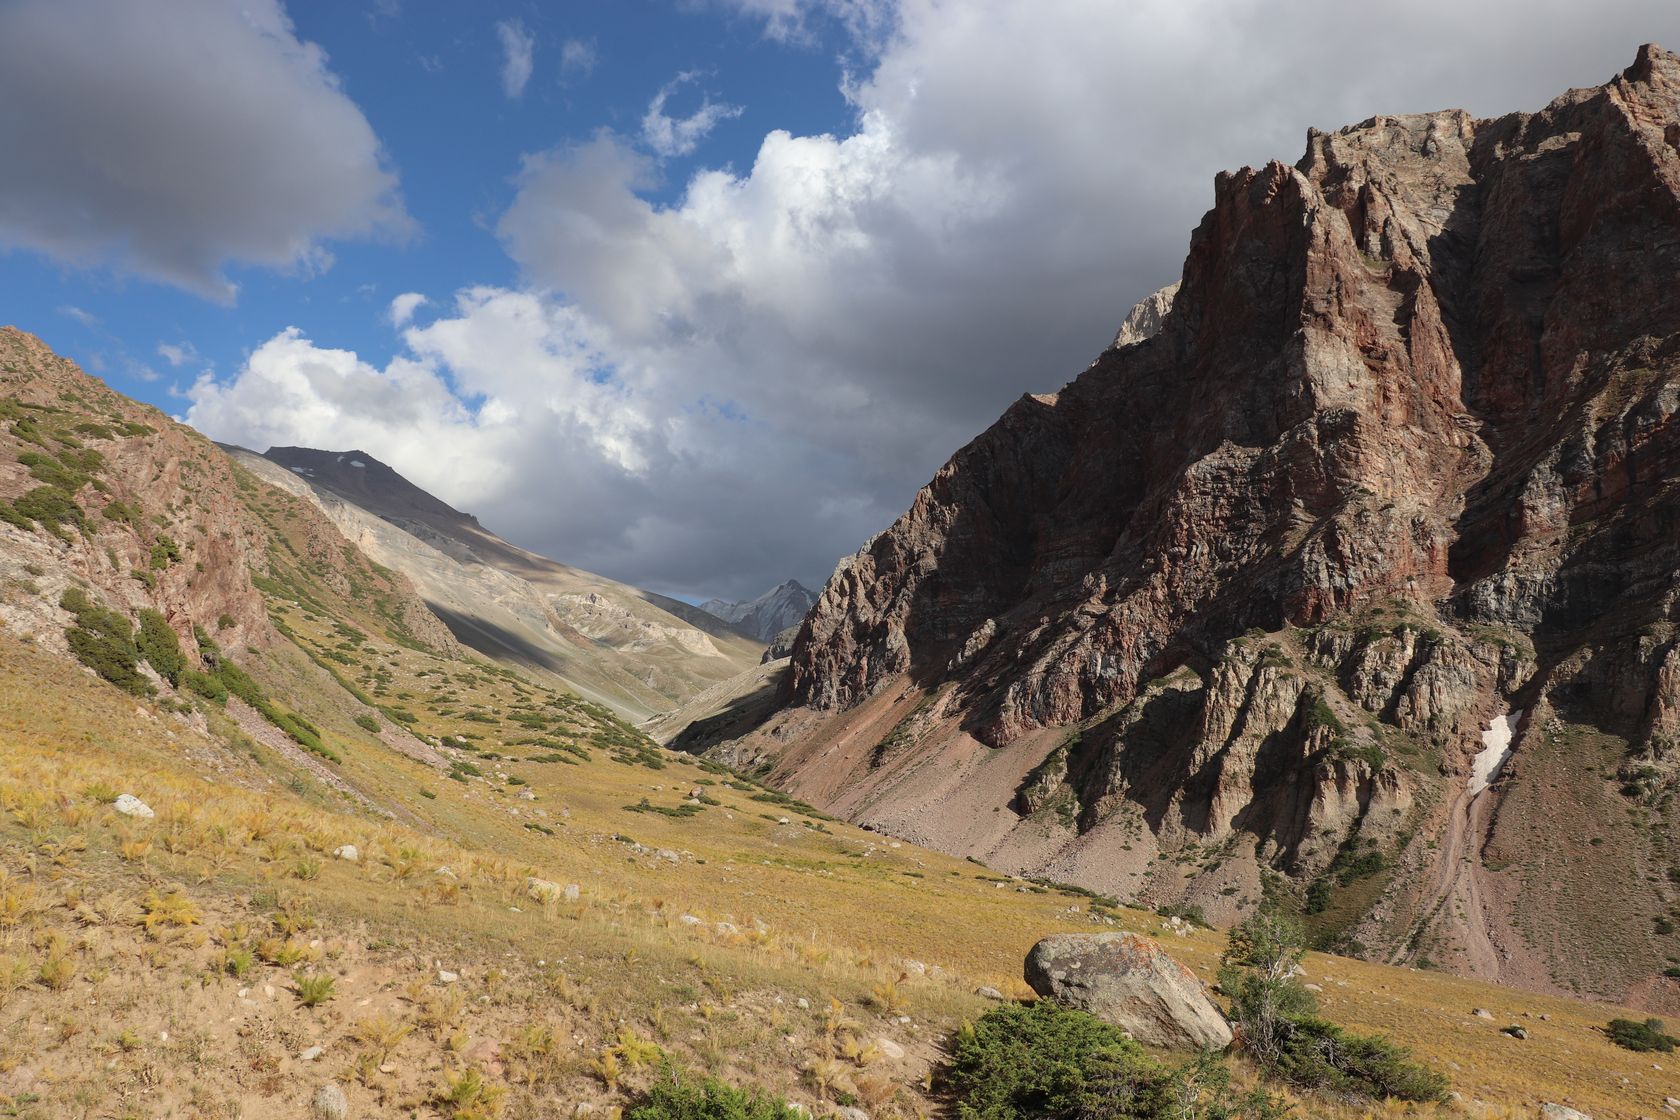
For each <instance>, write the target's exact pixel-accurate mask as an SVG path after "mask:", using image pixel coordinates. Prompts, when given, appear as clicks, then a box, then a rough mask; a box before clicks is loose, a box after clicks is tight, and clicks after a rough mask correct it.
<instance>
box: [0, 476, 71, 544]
mask: <svg viewBox="0 0 1680 1120" xmlns="http://www.w3.org/2000/svg"><path fill="white" fill-rule="evenodd" d="M12 506H13V509H14V510H15V511H16V512H17V514H18V516H19V517H24V518H28V519H29V520H30V521H39V522H40V523H41V526H42V528H44V529H46V530H47V531H48V532H49V533H56V532H58V530H59V527H60V526H61V525H65V524H69V525H74V526H76V527H77V528H80V527H81V525H82V522H83V515H82V507H81V506H79V505H77V504H76V499H75V498H74V497H72V496H71V495H70V494H69V493H67V492H65V491H64V490H61V489H59V488H58V487H56V486H37V487H35V489H33V490H31V491H29V493H27V494H25V495H24V496H23V497H21V498H19V499H18V500H17V501H16V502H13V503H12Z"/></svg>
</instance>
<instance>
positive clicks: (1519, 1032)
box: [1499, 1026, 1528, 1040]
mask: <svg viewBox="0 0 1680 1120" xmlns="http://www.w3.org/2000/svg"><path fill="white" fill-rule="evenodd" d="M1499 1033H1500V1034H1508V1035H1510V1036H1511V1037H1512V1038H1515V1039H1518V1040H1522V1039H1526V1038H1527V1037H1528V1032H1527V1031H1525V1030H1523V1028H1521V1027H1514V1026H1513V1027H1502V1028H1500V1031H1499Z"/></svg>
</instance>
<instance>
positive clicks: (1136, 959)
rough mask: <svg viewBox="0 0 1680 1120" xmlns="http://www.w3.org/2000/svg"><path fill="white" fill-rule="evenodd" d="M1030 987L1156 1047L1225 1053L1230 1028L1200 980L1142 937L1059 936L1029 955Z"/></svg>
mask: <svg viewBox="0 0 1680 1120" xmlns="http://www.w3.org/2000/svg"><path fill="white" fill-rule="evenodd" d="M1025 974H1026V980H1027V983H1028V984H1030V985H1031V986H1032V990H1033V991H1035V992H1037V993H1038V994H1039V995H1041V996H1045V997H1047V998H1050V999H1054V1000H1056V1001H1057V1002H1058V1003H1062V1004H1065V1005H1067V1006H1069V1007H1075V1008H1078V1009H1080V1010H1082V1011H1087V1012H1089V1013H1090V1014H1092V1015H1095V1016H1096V1017H1097V1018H1099V1019H1103V1020H1105V1021H1107V1022H1110V1023H1113V1024H1114V1025H1115V1026H1117V1027H1120V1028H1121V1029H1123V1030H1125V1031H1127V1032H1128V1033H1129V1034H1131V1036H1132V1037H1133V1038H1135V1039H1136V1040H1137V1041H1139V1042H1142V1043H1145V1044H1147V1045H1151V1046H1165V1047H1172V1048H1179V1049H1197V1050H1223V1049H1225V1048H1226V1047H1227V1046H1229V1045H1231V1038H1232V1036H1231V1025H1230V1024H1229V1023H1227V1022H1226V1021H1225V1016H1224V1015H1222V1014H1220V1011H1219V1008H1217V1007H1215V1006H1214V1004H1213V1001H1212V1000H1211V999H1209V998H1208V994H1207V989H1206V988H1204V987H1203V986H1202V982H1201V981H1200V980H1199V979H1197V977H1196V974H1195V973H1193V972H1191V971H1190V970H1189V969H1188V968H1185V967H1184V966H1183V965H1181V964H1179V963H1178V962H1177V961H1175V960H1173V959H1172V958H1171V957H1169V956H1168V955H1167V953H1166V950H1165V949H1162V948H1161V946H1160V945H1158V944H1156V943H1155V942H1154V941H1151V940H1150V939H1149V938H1147V937H1141V936H1139V935H1138V934H1135V933H1094V934H1080V933H1060V934H1056V935H1055V936H1052V937H1046V938H1045V939H1044V940H1042V941H1040V942H1039V943H1038V944H1037V945H1034V946H1033V947H1032V951H1031V952H1030V953H1028V954H1027V961H1026V967H1025Z"/></svg>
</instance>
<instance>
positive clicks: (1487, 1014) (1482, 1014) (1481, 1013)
mask: <svg viewBox="0 0 1680 1120" xmlns="http://www.w3.org/2000/svg"><path fill="white" fill-rule="evenodd" d="M1470 1014H1472V1015H1474V1016H1475V1017H1476V1018H1478V1019H1491V1018H1493V1012H1491V1011H1489V1010H1488V1009H1487V1008H1485V1007H1478V1008H1476V1010H1474V1011H1472V1012H1470Z"/></svg>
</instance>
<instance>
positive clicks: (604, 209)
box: [190, 0, 1680, 598]
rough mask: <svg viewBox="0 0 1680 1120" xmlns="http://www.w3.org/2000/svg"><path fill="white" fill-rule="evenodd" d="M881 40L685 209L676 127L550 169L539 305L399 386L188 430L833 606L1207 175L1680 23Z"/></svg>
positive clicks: (1117, 307)
mask: <svg viewBox="0 0 1680 1120" xmlns="http://www.w3.org/2000/svg"><path fill="white" fill-rule="evenodd" d="M740 6H742V7H744V8H746V9H749V10H748V11H747V14H748V15H751V16H754V18H763V19H766V20H771V21H773V20H775V19H778V18H780V19H783V20H784V24H783V25H782V26H785V27H792V26H793V24H791V23H786V22H785V21H786V20H792V19H795V18H797V19H801V20H805V21H807V22H808V21H810V20H811V19H815V18H818V17H819V16H821V17H822V18H839V19H842V20H844V19H845V18H846V15H847V6H846V5H845V4H844V3H839V2H838V0H836V2H834V3H829V4H823V3H821V0H801V2H797V3H795V2H791V0H790V2H787V3H778V2H777V0H741V4H740ZM876 7H879V8H882V10H884V11H885V10H887V9H886V8H885V6H882V5H877V6H876ZM883 19H884V20H885V22H884V23H882V24H881V25H880V29H879V31H878V33H876V37H872V38H870V39H868V40H867V41H866V42H865V43H864V45H862V46H860V47H859V49H860V50H866V51H868V52H871V53H868V54H867V55H866V56H865V57H866V58H867V66H866V68H865V69H863V70H861V71H859V73H858V74H857V75H856V77H855V78H852V79H849V80H848V81H847V83H846V86H845V89H846V91H847V93H848V96H849V97H850V98H851V101H852V105H853V107H854V110H855V115H854V118H853V120H852V122H851V124H850V126H849V127H848V128H846V129H844V130H841V131H840V132H839V133H838V134H835V135H827V134H822V135H797V134H793V133H790V132H787V131H779V130H778V131H772V132H768V133H766V134H765V135H764V136H763V138H762V141H761V142H760V144H759V146H758V150H757V153H756V156H755V157H754V159H753V160H752V162H751V165H750V166H747V167H742V168H727V169H725V168H703V169H701V170H699V171H697V172H696V173H694V174H693V175H692V176H690V177H689V179H688V180H687V182H686V183H684V184H682V186H681V189H680V190H679V191H678V193H677V195H676V197H675V198H673V199H672V200H671V201H669V202H655V201H652V200H651V197H650V196H651V189H650V188H651V187H652V185H653V183H654V182H655V176H656V174H657V173H658V171H659V164H658V163H657V162H656V160H655V159H653V158H652V157H650V155H648V154H647V153H648V152H652V153H653V155H654V156H661V155H666V154H669V153H673V152H675V151H676V150H677V149H678V148H679V147H681V145H682V144H683V143H685V142H686V140H685V138H684V134H683V133H682V132H681V131H680V130H679V129H678V128H677V127H676V125H677V123H678V118H674V117H673V116H672V115H671V112H672V111H671V106H670V99H669V95H667V99H666V100H661V99H656V101H655V104H654V105H653V106H650V114H649V116H650V118H652V122H653V123H652V126H651V128H644V129H643V131H642V133H641V134H639V135H637V136H634V137H630V136H622V135H615V134H612V133H603V134H601V135H598V136H597V137H596V138H595V139H593V140H591V141H589V142H587V143H583V144H578V145H570V146H564V147H560V148H556V149H554V150H551V151H544V152H536V153H532V154H530V155H528V156H527V157H526V158H525V160H524V163H523V165H522V167H521V169H520V171H519V174H518V176H517V178H516V180H515V188H516V195H515V198H514V200H513V202H512V204H511V205H510V206H509V207H508V209H507V210H506V211H505V213H504V214H503V215H502V217H501V219H500V221H499V223H498V225H497V227H496V231H497V234H498V235H499V236H500V238H501V240H502V243H503V245H504V246H505V247H506V249H507V251H508V253H509V254H510V255H511V256H512V258H513V259H514V260H515V261H516V262H517V263H518V264H519V266H520V269H521V272H522V275H523V283H524V284H525V286H526V287H525V290H511V289H502V288H497V289H468V290H466V291H463V292H462V293H460V294H459V295H458V296H457V297H456V301H455V304H454V306H453V307H452V308H451V309H450V310H449V311H448V312H447V313H446V314H445V315H443V316H442V317H441V318H439V319H437V320H435V321H433V322H431V323H430V324H428V325H427V326H425V327H423V328H413V327H411V328H409V329H408V330H406V331H405V332H404V333H403V340H404V345H405V352H404V353H403V354H402V355H401V356H400V357H399V358H397V359H395V360H393V361H392V362H391V363H389V364H388V365H387V366H385V367H384V368H378V369H376V368H373V367H370V366H367V365H366V364H365V363H362V362H361V361H360V360H359V359H358V358H357V357H356V356H355V355H345V354H343V353H342V352H337V351H330V350H323V349H320V348H318V347H316V346H314V345H312V344H311V343H310V342H309V341H308V340H307V339H306V338H304V337H303V336H302V335H299V334H296V333H295V332H294V333H290V334H287V335H283V336H280V337H279V338H277V339H274V340H271V342H270V343H268V344H267V345H265V346H264V347H263V348H261V349H260V350H259V351H258V352H257V353H256V354H254V355H253V357H252V360H251V362H250V363H249V364H248V366H247V367H246V368H245V369H244V370H242V371H240V373H239V374H238V376H237V377H236V378H234V379H232V380H230V381H228V382H226V383H217V382H213V381H201V382H200V383H199V385H198V386H197V387H195V389H194V391H193V393H194V406H193V410H192V412H191V413H190V418H191V419H192V421H193V422H194V423H195V424H199V425H200V426H201V427H203V428H204V429H205V430H206V431H208V432H210V433H211V434H212V435H215V436H217V437H218V438H231V439H234V440H236V441H243V442H251V443H255V444H257V445H265V441H267V442H276V443H286V442H307V443H314V444H317V445H324V446H329V447H347V446H352V445H354V446H361V447H363V448H365V449H366V450H368V451H369V452H371V453H373V454H375V455H378V456H380V457H381V458H384V459H387V460H388V461H390V462H391V463H392V464H393V465H394V466H396V467H397V468H398V469H399V470H402V471H404V473H407V474H409V475H410V476H411V477H412V478H413V479H414V480H415V481H416V482H417V483H419V484H420V485H422V486H426V487H427V488H428V489H433V490H434V491H435V492H437V493H438V494H439V496H441V497H443V498H444V499H445V500H447V501H450V502H452V503H454V504H456V505H458V506H461V507H463V508H467V509H471V510H472V511H473V512H475V513H478V514H479V515H480V516H481V517H482V518H483V519H484V520H485V522H486V524H488V525H490V526H491V527H492V528H495V529H497V530H498V531H500V532H503V533H504V534H505V535H507V536H509V537H511V538H513V539H514V540H517V541H519V542H520V543H522V544H525V545H527V546H529V547H534V548H537V549H539V550H541V551H544V552H547V553H549V554H550V555H553V556H556V557H557V558H559V559H562V560H565V561H567V562H569V563H575V564H579V565H581V566H583V567H586V568H593V569H595V570H599V571H604V572H606V573H608V574H611V575H614V576H617V577H619V578H624V579H629V580H631V581H634V582H639V583H642V584H643V585H650V586H653V587H655V588H658V589H661V590H666V591H677V592H691V593H697V594H714V593H715V594H721V595H725V596H728V597H732V598H734V597H742V596H745V595H751V594H757V593H758V592H760V591H762V590H764V589H765V588H767V587H770V586H772V585H774V584H775V583H777V582H779V581H780V580H782V579H784V578H787V577H788V576H795V577H797V578H800V579H802V580H820V579H822V578H823V576H824V575H826V573H827V572H828V571H829V570H830V568H831V566H832V564H833V561H834V559H835V558H836V557H837V556H839V555H841V554H843V553H846V552H850V551H851V550H852V549H854V548H856V547H857V546H858V545H859V544H860V543H861V542H862V541H863V539H865V538H866V537H867V536H868V535H869V534H870V533H872V532H875V531H878V530H879V529H881V528H884V527H885V526H886V525H887V524H888V523H889V522H890V521H891V519H892V518H893V517H894V516H896V514H897V513H898V512H900V511H901V510H902V509H903V508H904V506H905V505H906V503H907V502H908V501H909V499H910V498H911V496H912V495H913V493H914V491H915V488H916V487H917V486H919V485H920V484H922V483H923V482H925V481H926V480H927V478H928V477H929V476H930V475H931V474H932V472H933V471H934V470H935V469H937V467H938V466H939V464H940V463H941V462H942V461H943V460H944V459H945V458H946V457H947V456H948V455H949V454H950V453H951V452H952V451H954V450H955V449H956V448H957V447H959V446H961V445H962V444H963V443H964V442H966V441H967V440H968V439H970V438H971V437H972V436H973V435H974V434H976V433H977V432H978V431H979V430H981V429H982V428H983V427H985V426H986V425H987V424H988V423H990V422H991V421H992V420H993V419H994V418H995V417H996V416H997V415H998V413H999V412H1000V411H1002V409H1003V408H1004V407H1005V406H1006V405H1007V404H1008V403H1009V401H1010V400H1012V399H1013V398H1015V397H1017V396H1019V395H1020V394H1021V393H1023V392H1027V391H1042V390H1049V389H1055V388H1057V387H1058V386H1060V385H1061V384H1062V383H1063V382H1065V381H1066V380H1067V379H1068V378H1069V377H1071V376H1072V375H1074V374H1076V373H1077V372H1078V371H1079V370H1080V369H1082V368H1083V367H1084V366H1085V365H1086V364H1087V363H1088V362H1089V360H1090V359H1091V358H1092V357H1093V356H1094V355H1095V354H1096V353H1097V351H1098V350H1100V349H1101V348H1102V346H1103V345H1104V344H1105V343H1106V341H1107V340H1108V339H1109V338H1111V337H1112V335H1113V332H1114V329H1115V326H1116V325H1117V324H1118V322H1119V321H1120V319H1121V318H1122V317H1123V316H1124V314H1125V311H1126V309H1127V308H1128V307H1129V306H1130V305H1131V303H1133V302H1134V301H1136V300H1137V299H1139V298H1141V297H1142V296H1143V295H1145V294H1147V293H1148V292H1149V291H1151V290H1153V289H1154V288H1156V287H1159V286H1161V285H1163V284H1166V283H1168V282H1170V281H1172V280H1174V279H1176V278H1177V275H1178V273H1179V270H1180V267H1181V263H1182V260H1183V255H1184V250H1185V247H1186V244H1187V241H1188V236H1189V231H1190V229H1191V228H1192V227H1193V226H1194V225H1195V223H1196V222H1197V220H1198V219H1199V217H1200V215H1201V213H1202V211H1203V210H1204V209H1205V208H1206V206H1207V204H1208V203H1209V201H1210V200H1211V197H1212V180H1213V176H1214V174H1215V173H1216V172H1217V171H1219V170H1220V169H1222V168H1226V167H1234V166H1240V165H1241V164H1243V163H1255V162H1259V161H1264V160H1266V159H1270V158H1282V159H1286V160H1293V159H1295V158H1297V157H1298V156H1299V155H1300V152H1301V150H1302V147H1303V143H1304V138H1305V133H1306V129H1307V128H1308V127H1309V126H1318V127H1321V128H1334V127H1338V126H1341V125H1344V124H1347V123H1350V122H1354V121H1358V120H1362V119H1365V118H1367V117H1369V116H1371V115H1372V114H1373V113H1378V112H1385V113H1388V112H1407V111H1423V110H1429V109H1438V108H1443V107H1445V106H1449V105H1463V106H1464V107H1466V108H1469V109H1471V110H1472V111H1475V112H1477V113H1480V114H1483V115H1490V114H1496V113H1502V112H1505V111H1508V110H1513V109H1519V108H1527V109H1536V108H1539V107H1540V106H1542V105H1543V104H1545V102H1546V101H1547V100H1548V99H1549V98H1550V97H1552V96H1554V95H1556V94H1558V93H1560V92H1561V91H1562V90H1564V89H1565V88H1567V87H1570V86H1581V85H1590V84H1596V83H1599V82H1602V81H1605V80H1607V79H1608V78H1610V77H1611V76H1613V75H1614V74H1615V73H1616V72H1617V71H1619V70H1620V69H1621V68H1622V67H1625V66H1626V65H1628V63H1629V62H1631V60H1632V58H1633V53H1634V48H1635V46H1636V45H1637V44H1638V43H1639V42H1641V41H1643V40H1645V39H1650V38H1657V39H1659V40H1661V39H1664V38H1667V39H1669V40H1670V41H1671V42H1680V9H1677V8H1675V7H1674V6H1673V5H1672V4H1671V3H1670V2H1669V0H1614V2H1610V3H1607V4H1603V5H1599V6H1597V7H1596V8H1595V9H1594V10H1592V11H1590V12H1589V11H1587V10H1585V9H1584V8H1582V7H1581V6H1580V5H1578V4H1573V3H1565V2H1564V0H1487V2H1486V3H1483V4H1477V5H1464V4H1462V3H1458V2H1456V0H1406V2H1401V0H1381V2H1374V3H1371V4H1359V5H1350V4H1346V3H1344V2H1341V0H1334V2H1333V0H1301V2H1299V3H1295V4H1289V5H1277V4H1274V3H1269V2H1265V0H1139V2H1137V3H1133V4H1127V5H1116V4H1113V3H1112V2H1110V0H1044V2H1042V3H1035V4H1030V5H1029V4H1019V3H1013V2H1009V0H968V2H964V3H961V4H957V3H949V2H942V0H903V2H902V3H900V4H898V5H896V6H895V7H893V8H891V9H890V11H889V12H888V15H887V16H884V17H883ZM766 26H767V28H768V27H769V26H770V25H769V24H767V25H766ZM1443 26H1451V27H1452V28H1453V33H1452V34H1451V35H1450V36H1442V35H1441V33H1440V28H1441V27H1443ZM790 34H791V32H790ZM682 84H683V85H684V86H685V87H690V86H692V85H694V84H696V83H695V81H694V80H693V79H690V80H688V81H685V82H683V83H682ZM686 92H689V93H693V92H694V91H693V89H692V88H690V89H687V90H686ZM704 103H705V101H704V99H703V100H702V105H704ZM652 110H657V112H653V111H652ZM683 119H692V118H683ZM662 121H664V122H668V125H667V124H663V123H661V122H662ZM646 123H647V122H644V125H645V124H646ZM713 123H715V122H713ZM667 128H668V131H667ZM696 128H698V126H696ZM698 135H699V133H698V132H696V133H692V134H691V137H690V138H692V137H693V136H698ZM656 138H657V139H656ZM694 142H696V143H697V142H698V141H697V139H696V140H695V141H694ZM282 359H284V360H282ZM468 402H470V404H469V403H468Z"/></svg>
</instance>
